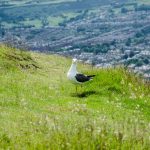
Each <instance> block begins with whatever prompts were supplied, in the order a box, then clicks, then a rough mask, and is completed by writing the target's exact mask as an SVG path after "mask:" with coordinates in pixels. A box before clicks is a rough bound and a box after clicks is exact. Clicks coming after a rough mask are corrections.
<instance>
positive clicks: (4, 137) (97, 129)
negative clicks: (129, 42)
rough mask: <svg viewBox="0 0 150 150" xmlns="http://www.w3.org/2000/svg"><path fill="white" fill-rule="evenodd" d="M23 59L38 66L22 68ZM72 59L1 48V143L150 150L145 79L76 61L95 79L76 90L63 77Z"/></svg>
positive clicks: (11, 146) (149, 88)
mask: <svg viewBox="0 0 150 150" xmlns="http://www.w3.org/2000/svg"><path fill="white" fill-rule="evenodd" d="M24 58H25V60H24ZM33 60H34V61H33ZM22 61H23V62H25V63H26V64H28V63H31V62H32V63H33V62H34V63H35V64H36V65H37V64H40V67H41V69H36V70H34V71H30V69H26V70H25V69H24V68H23V67H20V65H19V64H20V63H22ZM8 62H10V63H9V65H8ZM70 63H71V60H70V59H67V58H64V57H60V56H57V55H46V54H40V53H34V52H25V51H20V50H16V49H12V48H10V47H6V46H0V71H1V74H0V82H1V86H0V112H1V113H0V147H1V148H2V149H22V148H24V149H55V150H57V149H68V150H69V149H74V150H76V149H106V150H107V149H139V150H141V149H149V142H150V141H149V135H150V124H149V121H150V111H149V108H150V94H149V91H150V86H149V83H145V82H144V81H143V80H142V79H140V78H139V77H136V76H135V75H134V74H132V73H130V72H129V71H127V70H125V69H124V68H114V69H113V68H110V69H94V68H92V67H91V66H88V65H84V64H79V68H78V69H79V70H81V71H82V72H84V73H87V74H88V73H89V74H91V73H92V74H96V77H95V78H94V80H93V81H91V82H89V83H87V84H85V85H83V87H82V88H81V87H78V93H76V92H75V86H74V85H72V84H71V83H69V81H68V80H67V79H66V73H67V71H68V68H69V67H70ZM4 64H5V65H4ZM6 64H7V65H6ZM6 68H7V69H6ZM8 68H11V69H8ZM13 68H14V70H13V71H12V69H13ZM24 70H25V71H24Z"/></svg>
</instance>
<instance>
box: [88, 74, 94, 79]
mask: <svg viewBox="0 0 150 150" xmlns="http://www.w3.org/2000/svg"><path fill="white" fill-rule="evenodd" d="M87 77H88V78H89V80H93V78H94V77H95V75H89V76H87Z"/></svg>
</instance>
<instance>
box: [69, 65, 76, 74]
mask: <svg viewBox="0 0 150 150" xmlns="http://www.w3.org/2000/svg"><path fill="white" fill-rule="evenodd" d="M76 68H77V64H75V63H72V65H71V67H70V69H69V71H68V73H71V74H76V73H77V69H76Z"/></svg>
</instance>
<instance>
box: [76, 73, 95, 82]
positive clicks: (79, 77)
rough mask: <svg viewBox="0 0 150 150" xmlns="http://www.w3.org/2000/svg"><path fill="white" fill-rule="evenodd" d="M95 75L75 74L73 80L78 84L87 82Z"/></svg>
mask: <svg viewBox="0 0 150 150" xmlns="http://www.w3.org/2000/svg"><path fill="white" fill-rule="evenodd" d="M94 76H95V75H90V76H86V75H84V74H76V76H75V78H76V80H77V81H78V82H82V83H83V82H87V81H89V80H91V79H92V78H93V77H94Z"/></svg>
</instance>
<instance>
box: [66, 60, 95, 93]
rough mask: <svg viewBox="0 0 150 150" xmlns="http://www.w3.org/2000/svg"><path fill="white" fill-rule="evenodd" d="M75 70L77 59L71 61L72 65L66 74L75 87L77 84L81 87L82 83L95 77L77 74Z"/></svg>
mask: <svg viewBox="0 0 150 150" xmlns="http://www.w3.org/2000/svg"><path fill="white" fill-rule="evenodd" d="M76 68H77V59H76V58H74V59H73V60H72V65H71V67H70V69H69V71H68V73H67V78H68V79H69V80H70V81H71V82H72V83H74V84H76V85H77V84H80V85H82V84H83V83H85V82H87V81H90V80H92V79H93V77H95V75H84V74H82V73H78V71H77V69H76ZM76 91H77V88H76Z"/></svg>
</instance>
